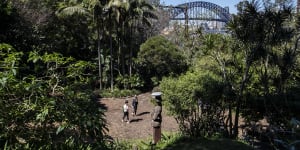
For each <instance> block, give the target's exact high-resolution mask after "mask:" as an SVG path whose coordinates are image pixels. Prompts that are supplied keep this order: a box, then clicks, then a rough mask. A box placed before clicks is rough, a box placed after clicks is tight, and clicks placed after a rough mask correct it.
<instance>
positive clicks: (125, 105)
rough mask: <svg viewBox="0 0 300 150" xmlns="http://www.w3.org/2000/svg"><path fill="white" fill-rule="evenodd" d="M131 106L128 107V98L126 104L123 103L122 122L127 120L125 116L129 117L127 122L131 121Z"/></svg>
mask: <svg viewBox="0 0 300 150" xmlns="http://www.w3.org/2000/svg"><path fill="white" fill-rule="evenodd" d="M128 114H129V107H128V100H127V99H126V100H125V104H124V105H123V118H122V122H124V121H125V120H124V119H125V118H126V119H127V120H126V121H127V123H129V122H130V121H129V115H128Z"/></svg>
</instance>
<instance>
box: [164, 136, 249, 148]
mask: <svg viewBox="0 0 300 150" xmlns="http://www.w3.org/2000/svg"><path fill="white" fill-rule="evenodd" d="M185 149H188V150H220V149H224V150H237V149H242V150H253V148H252V147H251V146H249V145H246V144H244V143H242V142H239V141H236V140H231V139H223V138H219V139H207V138H189V137H181V138H180V139H178V140H177V141H176V142H175V143H173V144H172V145H168V146H166V147H165V148H164V150H185Z"/></svg>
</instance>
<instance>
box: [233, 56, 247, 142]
mask: <svg viewBox="0 0 300 150" xmlns="http://www.w3.org/2000/svg"><path fill="white" fill-rule="evenodd" d="M250 65H251V63H250V62H249V59H248V61H247V60H246V68H245V72H244V75H243V80H242V82H241V85H240V91H239V95H238V98H237V102H236V114H235V118H234V130H233V131H234V133H233V136H234V137H237V136H238V127H239V116H240V109H241V108H240V107H241V101H242V98H243V92H244V88H245V85H246V82H247V80H248V76H249V69H250Z"/></svg>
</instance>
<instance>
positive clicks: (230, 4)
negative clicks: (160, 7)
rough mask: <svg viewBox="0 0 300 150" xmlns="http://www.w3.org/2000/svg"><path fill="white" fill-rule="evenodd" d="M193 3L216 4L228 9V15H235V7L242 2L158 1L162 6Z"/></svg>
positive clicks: (230, 0) (236, 0) (227, 0)
mask: <svg viewBox="0 0 300 150" xmlns="http://www.w3.org/2000/svg"><path fill="white" fill-rule="evenodd" d="M194 1H205V2H210V3H214V4H217V5H219V6H221V7H229V13H234V14H236V13H237V10H236V7H235V5H236V4H238V3H239V2H240V1H242V0H160V2H161V4H164V5H173V6H176V5H179V4H183V3H188V2H194Z"/></svg>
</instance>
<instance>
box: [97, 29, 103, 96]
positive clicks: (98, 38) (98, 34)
mask: <svg viewBox="0 0 300 150" xmlns="http://www.w3.org/2000/svg"><path fill="white" fill-rule="evenodd" d="M100 44H101V41H100V27H99V25H98V26H97V50H98V66H99V89H100V90H102V59H101V45H100Z"/></svg>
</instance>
